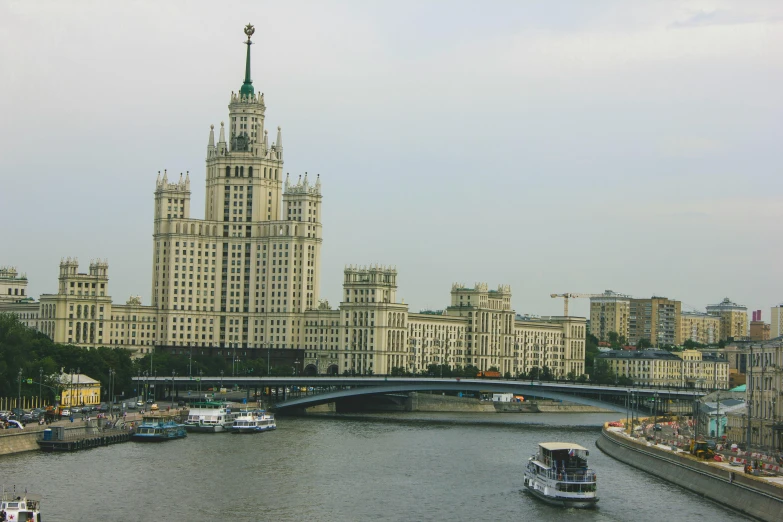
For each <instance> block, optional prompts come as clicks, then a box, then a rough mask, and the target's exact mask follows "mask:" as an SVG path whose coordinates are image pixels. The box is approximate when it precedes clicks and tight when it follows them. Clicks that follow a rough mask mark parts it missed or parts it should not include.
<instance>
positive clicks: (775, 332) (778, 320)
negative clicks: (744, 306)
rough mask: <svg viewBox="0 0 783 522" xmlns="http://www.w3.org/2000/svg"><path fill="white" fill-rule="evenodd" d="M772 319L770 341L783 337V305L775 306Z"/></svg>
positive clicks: (772, 310)
mask: <svg viewBox="0 0 783 522" xmlns="http://www.w3.org/2000/svg"><path fill="white" fill-rule="evenodd" d="M770 313H771V317H770V321H769V326H770V332H769V335H770V339H775V338H777V337H780V336H783V303H781V304H779V305H777V306H773V307H772V309H771V310H770Z"/></svg>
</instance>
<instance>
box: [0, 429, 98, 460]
mask: <svg viewBox="0 0 783 522" xmlns="http://www.w3.org/2000/svg"><path fill="white" fill-rule="evenodd" d="M45 427H46V426H35V427H33V426H28V427H26V428H25V429H23V430H20V429H14V430H3V433H2V435H0V455H11V454H13V453H22V452H25V451H33V450H37V449H38V443H37V442H36V440H38V437H39V436H40V435H41V432H42V431H43V430H44V428H45ZM97 431H98V428H97V427H96V424H95V422H93V421H91V422H90V423H89V424H84V423H82V424H77V425H75V426H66V427H65V436H66V438H67V437H74V436H78V435H91V434H93V433H97Z"/></svg>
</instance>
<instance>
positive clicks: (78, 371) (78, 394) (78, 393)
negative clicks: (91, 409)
mask: <svg viewBox="0 0 783 522" xmlns="http://www.w3.org/2000/svg"><path fill="white" fill-rule="evenodd" d="M81 377H82V369H81V367H78V368H76V397H77V399H78V400H79V402H78V403H77V404H76V405H77V406H79V405H80V404H81V400H82V397H81V390H80V388H81V386H80V384H81Z"/></svg>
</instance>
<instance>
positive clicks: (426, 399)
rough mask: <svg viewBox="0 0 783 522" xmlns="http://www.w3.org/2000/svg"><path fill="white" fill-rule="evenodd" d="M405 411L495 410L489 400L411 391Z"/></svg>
mask: <svg viewBox="0 0 783 522" xmlns="http://www.w3.org/2000/svg"><path fill="white" fill-rule="evenodd" d="M406 410H407V411H445V412H492V413H494V412H495V407H494V406H493V405H492V403H490V402H482V401H479V400H478V399H471V398H467V397H453V396H451V395H434V394H429V393H416V392H412V393H410V394H409V395H408V402H407V405H406Z"/></svg>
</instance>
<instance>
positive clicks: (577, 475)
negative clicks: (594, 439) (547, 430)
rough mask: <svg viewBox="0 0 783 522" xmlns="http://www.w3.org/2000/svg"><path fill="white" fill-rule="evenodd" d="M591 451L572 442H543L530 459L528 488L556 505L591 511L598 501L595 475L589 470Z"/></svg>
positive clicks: (527, 468)
mask: <svg viewBox="0 0 783 522" xmlns="http://www.w3.org/2000/svg"><path fill="white" fill-rule="evenodd" d="M589 455H590V451H589V450H588V449H587V448H583V447H582V446H580V445H579V444H573V443H569V442H543V443H541V444H539V445H538V453H537V454H535V455H533V456H531V457H530V459H528V462H527V467H526V468H525V487H526V488H527V490H528V491H529V492H530V493H532V494H533V495H534V496H536V497H538V498H540V499H541V500H543V501H545V502H548V503H549V504H553V505H556V506H565V507H574V508H591V507H594V506H595V504H596V502H598V497H597V496H596V489H597V482H596V474H595V472H594V471H593V470H591V469H590V468H588V467H587V457H588V456H589Z"/></svg>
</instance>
